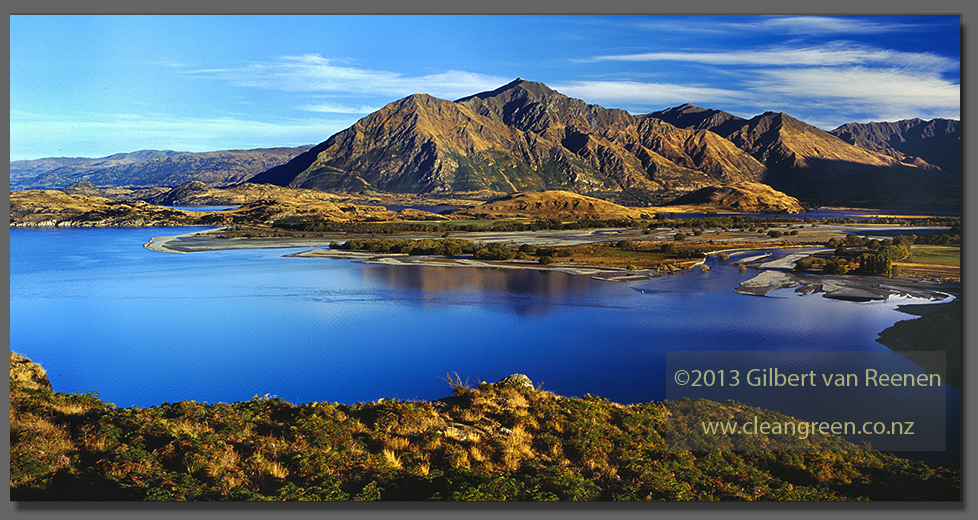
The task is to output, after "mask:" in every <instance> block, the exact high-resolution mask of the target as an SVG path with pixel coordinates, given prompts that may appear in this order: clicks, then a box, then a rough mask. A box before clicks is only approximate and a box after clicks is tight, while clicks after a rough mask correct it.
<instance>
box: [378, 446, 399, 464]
mask: <svg viewBox="0 0 978 520" xmlns="http://www.w3.org/2000/svg"><path fill="white" fill-rule="evenodd" d="M380 453H381V455H382V456H383V458H384V463H385V464H387V465H388V466H390V467H392V468H394V469H403V468H404V465H403V464H401V458H400V457H399V456H398V455H397V453H395V452H394V450H391V449H387V448H384V449H383V450H382V451H381V452H380Z"/></svg>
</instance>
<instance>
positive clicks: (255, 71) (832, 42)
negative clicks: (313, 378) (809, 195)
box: [10, 15, 961, 160]
mask: <svg viewBox="0 0 978 520" xmlns="http://www.w3.org/2000/svg"><path fill="white" fill-rule="evenodd" d="M960 35H961V31H960V19H959V17H958V16H736V15H735V16H706V15H694V16H655V15H653V16H592V15H584V16H550V15H546V16H544V15H538V16H446V15H440V16H439V15H436V16H392V15H367V16H339V15H327V16H255V15H243V16H187V15H177V16H149V15H136V16H117V15H116V16H77V15H76V16H55V15H40V16H27V15H14V16H11V17H10V160H22V159H36V158H41V157H65V156H67V157H101V156H106V155H110V154H113V153H118V152H130V151H135V150H141V149H169V150H181V151H210V150H225V149H248V148H260V147H274V146H296V145H302V144H315V143H319V142H321V141H324V140H326V139H327V138H328V137H329V136H330V135H332V134H334V133H336V132H338V131H340V130H342V129H344V128H346V127H348V126H350V125H351V124H353V123H354V122H356V120H357V119H359V118H361V117H363V116H364V115H366V114H367V113H369V112H371V111H373V110H376V109H378V108H380V107H382V106H384V105H385V104H387V103H389V102H391V101H394V100H396V99H399V98H402V97H404V96H407V95H410V94H413V93H419V92H423V93H428V94H432V95H434V96H437V97H440V98H444V99H457V98H460V97H463V96H466V95H469V94H474V93H476V92H480V91H485V90H491V89H494V88H496V87H498V86H500V85H503V84H505V83H507V82H509V81H511V80H513V79H514V78H516V77H521V78H524V79H527V80H532V81H539V82H543V83H546V84H547V85H549V86H550V87H552V88H554V89H556V90H558V91H560V92H562V93H564V94H566V95H568V96H571V97H576V98H580V99H583V100H585V101H587V102H588V103H595V104H599V105H602V106H605V107H608V108H622V109H625V110H628V111H630V112H632V113H636V114H643V113H648V112H653V111H656V110H661V109H664V108H668V107H671V106H676V105H679V104H682V103H686V102H690V103H694V104H697V105H700V106H703V107H708V108H716V109H720V110H725V111H727V112H730V113H733V114H735V115H738V116H741V117H745V118H749V117H752V116H754V115H757V114H760V113H763V112H765V111H768V110H772V111H778V112H785V113H788V114H789V115H791V116H794V117H796V118H798V119H801V120H803V121H805V122H808V123H810V124H813V125H816V126H818V127H820V128H823V129H826V130H830V129H832V128H835V127H837V126H839V125H841V124H843V123H846V122H851V121H859V122H868V121H895V120H899V119H908V118H912V117H920V118H923V119H931V118H935V117H943V118H954V119H960V83H961V81H960V68H961V67H960V47H961V41H960Z"/></svg>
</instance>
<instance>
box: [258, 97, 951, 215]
mask: <svg viewBox="0 0 978 520" xmlns="http://www.w3.org/2000/svg"><path fill="white" fill-rule="evenodd" d="M314 150H315V158H314V159H313V157H312V155H313V152H309V154H308V155H307V156H305V157H304V158H302V159H301V160H299V159H294V160H293V161H291V162H290V163H287V164H286V165H282V166H279V167H277V168H275V169H272V170H269V171H267V172H264V173H262V174H259V175H258V176H256V177H254V178H252V179H251V180H253V181H254V182H268V183H274V184H280V185H285V186H289V187H294V188H299V187H301V188H310V189H323V190H327V191H347V192H356V191H360V192H370V191H388V192H405V193H422V194H424V193H428V194H461V193H466V192H482V193H489V194H496V195H501V194H512V193H517V192H523V191H545V190H567V191H572V192H575V193H578V194H582V195H588V196H593V197H598V198H602V199H606V200H610V201H615V202H619V203H624V204H632V205H655V204H661V203H664V202H666V201H668V200H672V199H674V198H676V197H679V196H682V195H684V194H686V193H690V192H692V191H695V190H697V189H700V188H703V187H706V186H723V185H729V184H733V183H738V182H760V183H764V184H767V185H769V186H771V187H772V188H774V189H776V190H779V191H783V192H785V193H786V194H787V195H789V196H792V197H796V198H798V199H801V200H804V201H809V202H815V203H818V202H822V201H832V202H840V201H854V200H857V199H859V200H870V201H876V202H882V201H886V202H892V201H893V200H900V199H916V198H917V197H918V196H919V193H921V192H925V193H926V196H927V197H934V198H936V199H939V200H942V201H944V200H950V201H952V203H953V201H954V200H955V199H958V198H960V194H959V190H960V179H958V177H957V175H956V174H950V173H948V172H944V171H941V170H938V169H933V168H931V167H930V165H929V164H925V163H924V162H921V161H917V162H909V163H908V162H903V161H901V159H900V158H897V157H894V156H893V155H891V154H887V153H882V152H881V151H877V150H874V149H871V148H869V147H866V146H857V145H855V144H852V143H849V142H846V141H845V140H844V139H842V138H841V137H839V136H838V135H835V134H833V133H830V132H826V131H824V130H821V129H818V128H816V127H814V126H812V125H809V124H807V123H804V122H803V121H800V120H798V119H795V118H793V117H791V116H789V115H788V114H785V113H783V112H765V113H763V114H760V115H758V116H755V117H753V118H751V119H743V118H740V117H738V116H734V115H732V114H729V113H727V112H722V111H719V110H714V109H705V108H701V107H697V106H696V105H692V104H684V105H680V106H678V107H673V108H671V109H666V110H663V111H659V112H653V113H650V114H645V115H632V114H630V113H628V112H626V111H624V110H620V109H609V108H604V107H601V106H599V105H592V104H588V103H586V102H585V101H583V100H580V99H575V98H570V97H568V96H565V95H563V94H561V93H559V92H558V91H556V90H554V89H552V88H550V87H548V86H546V85H544V84H542V83H537V82H532V81H526V80H523V79H520V78H517V79H516V80H514V81H512V82H510V83H507V84H506V85H503V86H501V87H499V88H497V89H494V90H490V91H485V92H480V93H477V94H473V95H470V96H466V97H462V98H459V99H457V100H456V101H447V100H441V99H438V98H434V97H432V96H430V95H426V94H415V95H412V96H408V97H406V98H402V99H401V100H397V101H395V102H392V103H390V104H388V105H386V106H385V107H384V108H382V109H380V110H378V111H377V112H375V113H372V114H369V115H367V116H366V117H364V118H363V119H361V120H360V121H358V122H357V123H356V124H354V125H353V126H351V127H350V128H348V129H346V130H343V131H341V132H338V133H337V134H334V135H333V136H331V137H330V138H329V139H328V140H327V141H325V142H323V143H321V144H320V145H317V146H316V147H315V149H314ZM303 166H305V167H303ZM924 172H926V173H924ZM880 182H882V183H883V185H884V189H882V190H881V191H880V193H879V194H878V195H877V194H874V193H873V192H872V189H871V188H873V187H874V186H876V185H877V184H879V183H880Z"/></svg>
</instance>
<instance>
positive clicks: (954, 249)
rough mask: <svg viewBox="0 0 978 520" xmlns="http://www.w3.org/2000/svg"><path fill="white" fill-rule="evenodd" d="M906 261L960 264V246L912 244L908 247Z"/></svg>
mask: <svg viewBox="0 0 978 520" xmlns="http://www.w3.org/2000/svg"><path fill="white" fill-rule="evenodd" d="M905 261H907V262H912V263H917V264H935V265H950V266H958V267H960V266H961V248H960V247H959V246H930V245H918V244H914V245H913V246H912V247H911V248H910V255H909V256H908V257H907V258H906V260H905Z"/></svg>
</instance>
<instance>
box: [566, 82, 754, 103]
mask: <svg viewBox="0 0 978 520" xmlns="http://www.w3.org/2000/svg"><path fill="white" fill-rule="evenodd" d="M551 86H552V87H553V88H554V89H555V90H557V91H558V92H560V93H562V94H565V95H568V96H571V97H576V98H580V99H583V100H586V101H588V102H589V103H601V104H604V105H605V106H607V107H609V108H612V107H621V106H642V107H658V108H665V107H667V106H669V105H671V104H681V103H698V102H704V101H710V102H724V101H726V102H733V101H738V100H743V98H744V97H745V94H744V93H743V92H738V91H735V90H726V89H720V88H712V87H703V86H695V85H679V84H669V83H642V82H637V81H573V82H568V83H562V84H559V85H551Z"/></svg>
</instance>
